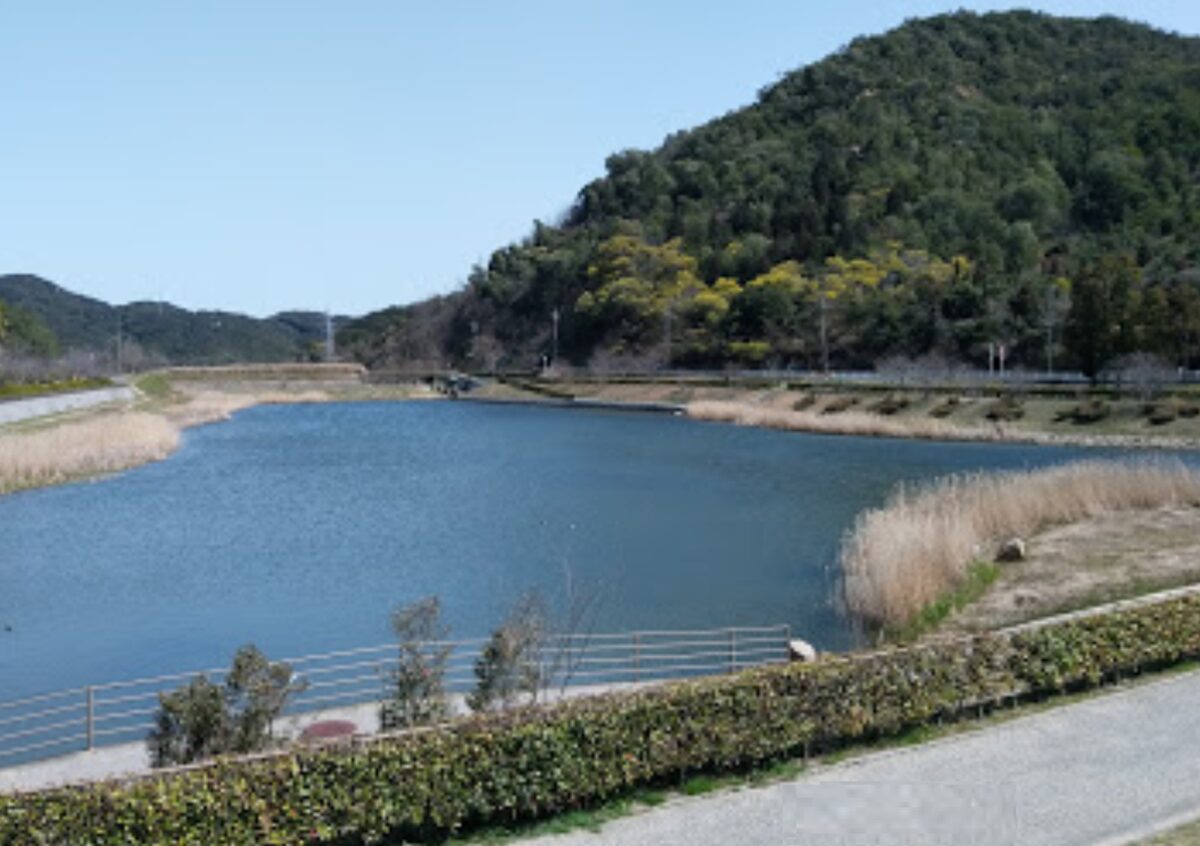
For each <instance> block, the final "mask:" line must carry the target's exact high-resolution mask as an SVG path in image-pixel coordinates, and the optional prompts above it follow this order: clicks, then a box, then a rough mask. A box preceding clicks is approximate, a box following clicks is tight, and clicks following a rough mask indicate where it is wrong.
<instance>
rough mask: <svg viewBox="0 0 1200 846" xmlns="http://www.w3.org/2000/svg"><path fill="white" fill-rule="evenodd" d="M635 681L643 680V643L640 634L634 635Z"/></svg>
mask: <svg viewBox="0 0 1200 846" xmlns="http://www.w3.org/2000/svg"><path fill="white" fill-rule="evenodd" d="M633 680H634V681H635V682H637V681H641V680H642V641H641V638H639V637H638V633H637V632H634V633H633Z"/></svg>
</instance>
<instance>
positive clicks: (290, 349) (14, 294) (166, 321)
mask: <svg viewBox="0 0 1200 846" xmlns="http://www.w3.org/2000/svg"><path fill="white" fill-rule="evenodd" d="M0 315H7V317H8V319H7V320H6V321H5V322H6V323H7V324H8V325H9V326H10V329H11V330H12V331H10V332H7V333H0V348H5V347H7V348H11V349H15V350H16V351H18V352H23V353H31V354H35V355H43V356H44V355H55V354H58V353H65V352H68V351H72V350H74V351H89V352H97V353H100V354H102V355H104V356H107V357H112V356H115V353H116V342H117V334H118V332H120V336H121V341H122V344H121V346H122V357H123V359H124V361H123V362H122V364H123V365H125V366H148V365H151V364H163V363H170V364H227V363H233V362H252V361H256V362H275V361H298V360H307V359H309V358H311V357H315V356H317V355H319V354H320V352H321V351H322V349H323V343H324V338H325V316H324V315H323V314H318V313H316V312H284V313H281V314H277V315H275V316H273V317H269V318H266V319H258V318H253V317H247V316H245V315H242V314H231V313H229V312H222V311H188V310H186V309H182V308H179V307H178V306H173V305H171V304H169V303H159V302H137V303H130V304H128V305H122V306H114V305H110V304H108V303H105V302H102V301H100V300H95V299H92V298H90V297H84V296H81V295H79V294H75V293H72V292H71V291H68V290H66V289H64V288H60V287H59V286H58V285H55V284H54V283H52V282H48V281H47V280H45V279H42V278H40V277H38V276H30V275H23V274H20V275H18V274H13V275H7V276H0ZM339 321H342V322H344V318H339Z"/></svg>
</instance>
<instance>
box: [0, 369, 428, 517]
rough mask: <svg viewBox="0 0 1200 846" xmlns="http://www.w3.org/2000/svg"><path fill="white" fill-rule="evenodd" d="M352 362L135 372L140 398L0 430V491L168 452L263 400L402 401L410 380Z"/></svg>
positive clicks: (409, 394)
mask: <svg viewBox="0 0 1200 846" xmlns="http://www.w3.org/2000/svg"><path fill="white" fill-rule="evenodd" d="M361 375H362V374H361V369H360V368H357V367H353V366H339V365H333V366H326V365H308V366H305V365H279V366H268V365H264V366H241V367H231V368H180V369H176V370H166V371H159V372H155V373H150V374H147V375H145V376H142V377H141V378H139V379H138V380H137V381H136V382H135V387H136V388H137V389H138V393H139V399H138V400H136V401H135V402H133V403H131V404H128V405H123V406H120V407H111V406H110V407H106V408H100V409H96V410H89V411H84V412H79V413H71V414H67V415H57V416H55V417H53V418H49V419H39V420H34V421H30V422H28V423H24V424H17V425H14V426H9V427H5V428H3V429H0V494H3V493H11V492H13V491H17V490H22V489H26V488H34V487H44V486H47V485H54V484H60V483H63V482H69V481H73V480H78V479H83V478H88V477H92V476H97V475H103V474H107V473H114V472H117V471H120V470H126V469H129V468H131V467H136V466H138V465H140V464H145V463H147V462H150V461H158V460H161V459H163V458H166V457H167V456H169V455H170V454H171V453H172V452H174V451H175V450H176V449H177V448H178V446H179V443H180V440H181V437H182V433H183V430H184V429H187V428H189V427H192V426H198V425H201V424H204V423H212V422H215V421H219V420H225V419H228V418H229V417H230V416H231V415H232V414H234V413H235V412H237V411H240V410H242V409H244V408H249V407H251V406H254V405H261V404H265V403H299V402H331V401H351V400H367V399H407V398H415V397H419V396H424V395H426V392H425V391H423V390H422V389H420V388H418V387H416V386H412V385H395V386H373V385H368V384H365V383H364V382H362V380H361Z"/></svg>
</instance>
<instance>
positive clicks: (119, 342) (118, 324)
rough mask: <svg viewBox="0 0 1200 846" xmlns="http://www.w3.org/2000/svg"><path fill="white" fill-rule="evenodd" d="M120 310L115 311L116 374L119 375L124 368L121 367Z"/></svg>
mask: <svg viewBox="0 0 1200 846" xmlns="http://www.w3.org/2000/svg"><path fill="white" fill-rule="evenodd" d="M121 355H122V350H121V309H120V308H118V309H117V373H118V374H120V373H121V372H122V371H123V370H124V368H123V367H122V366H121Z"/></svg>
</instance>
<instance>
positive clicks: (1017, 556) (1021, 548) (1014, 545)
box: [996, 538, 1025, 561]
mask: <svg viewBox="0 0 1200 846" xmlns="http://www.w3.org/2000/svg"><path fill="white" fill-rule="evenodd" d="M996 560H997V561H1024V560H1025V541H1023V540H1021V539H1020V538H1009V539H1008V540H1006V541H1005V542H1004V543H1002V544H1000V549H999V550H998V551H997V552H996Z"/></svg>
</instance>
